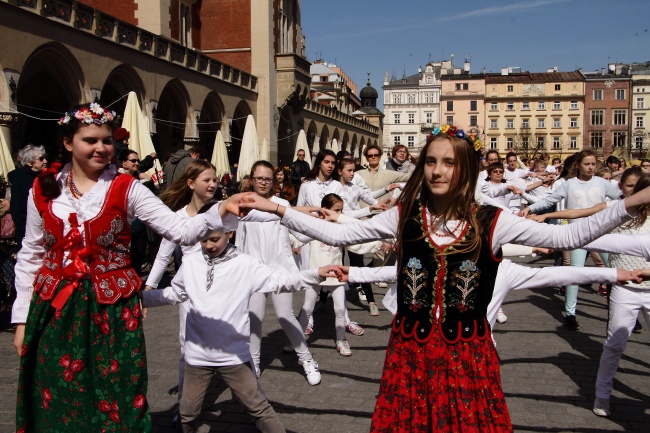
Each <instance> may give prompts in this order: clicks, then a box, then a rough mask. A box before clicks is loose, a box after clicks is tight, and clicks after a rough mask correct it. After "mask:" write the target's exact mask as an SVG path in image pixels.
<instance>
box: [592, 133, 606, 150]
mask: <svg viewBox="0 0 650 433" xmlns="http://www.w3.org/2000/svg"><path fill="white" fill-rule="evenodd" d="M589 144H590V145H591V147H603V133H602V132H592V133H591V135H590V137H589Z"/></svg>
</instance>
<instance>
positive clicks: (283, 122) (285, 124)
mask: <svg viewBox="0 0 650 433" xmlns="http://www.w3.org/2000/svg"><path fill="white" fill-rule="evenodd" d="M292 111H293V110H292V109H291V107H289V106H285V107H284V108H283V109H282V111H280V123H279V125H278V166H281V167H282V166H285V165H291V163H292V162H293V153H294V152H293V151H294V143H295V142H296V140H297V139H298V135H297V133H298V132H300V131H299V130H298V131H294V130H293V128H292V124H293V122H292V120H293V113H292Z"/></svg>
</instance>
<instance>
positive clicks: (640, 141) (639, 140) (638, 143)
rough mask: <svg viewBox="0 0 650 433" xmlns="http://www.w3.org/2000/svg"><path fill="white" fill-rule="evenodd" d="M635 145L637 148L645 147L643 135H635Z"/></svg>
mask: <svg viewBox="0 0 650 433" xmlns="http://www.w3.org/2000/svg"><path fill="white" fill-rule="evenodd" d="M634 145H635V146H636V148H637V149H643V137H634Z"/></svg>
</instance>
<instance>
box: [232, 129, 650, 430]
mask: <svg viewBox="0 0 650 433" xmlns="http://www.w3.org/2000/svg"><path fill="white" fill-rule="evenodd" d="M477 148H480V142H479V141H478V140H472V139H471V138H470V139H469V140H468V139H467V137H466V135H465V133H464V132H463V131H462V130H458V129H457V128H455V127H449V126H448V125H443V126H442V127H440V128H439V129H437V130H435V131H434V134H432V135H430V136H429V137H428V139H427V144H426V145H425V146H424V148H423V149H422V153H421V156H420V158H419V159H418V163H417V165H416V168H415V170H414V172H413V174H412V176H411V178H410V180H409V181H408V183H407V185H406V187H405V189H404V192H403V193H402V195H401V196H400V198H399V206H397V207H394V208H391V209H390V210H389V211H387V212H384V213H382V214H380V215H377V216H375V217H373V218H371V219H369V220H365V221H360V222H358V223H355V224H331V223H329V222H327V221H323V220H321V219H316V218H312V217H310V216H308V215H305V214H302V213H300V212H297V211H295V210H292V209H285V208H284V207H282V206H278V205H277V204H275V203H270V202H268V201H266V200H264V199H262V198H260V197H257V196H249V197H246V199H245V200H244V201H242V202H241V203H240V208H245V209H258V210H264V211H267V212H273V213H276V214H277V215H280V216H282V223H283V224H284V225H286V226H287V227H289V228H291V229H293V230H297V231H302V232H303V233H304V234H306V235H308V236H311V237H313V238H315V239H318V240H320V241H322V242H324V243H327V244H328V245H338V246H345V245H350V244H355V243H359V242H367V241H371V240H375V239H386V238H392V237H396V238H397V244H396V247H397V252H398V270H399V276H398V282H397V296H398V297H397V300H398V311H397V314H396V316H395V318H394V320H393V326H392V333H391V337H390V341H389V343H388V350H387V352H386V360H385V363H384V373H383V375H382V380H381V385H380V389H379V396H378V399H377V405H376V407H375V412H374V415H373V419H372V428H371V431H372V432H431V431H436V432H452V431H453V432H459V431H463V432H511V431H512V424H511V421H510V416H509V414H508V409H507V406H506V402H505V398H504V395H503V391H502V389H501V378H500V371H499V359H498V357H497V354H496V350H495V348H494V345H493V344H492V341H491V338H490V325H489V323H488V322H487V320H486V312H487V307H488V304H489V302H490V299H491V298H492V291H493V288H494V281H495V278H496V271H497V268H498V262H499V260H500V255H501V246H502V245H504V244H506V243H520V244H526V245H535V246H539V247H549V248H560V247H562V248H574V247H577V246H580V245H584V244H585V243H587V242H589V241H591V240H592V239H594V238H596V237H597V236H600V235H602V234H605V233H607V232H608V231H609V230H611V229H612V228H614V227H616V226H617V225H619V224H621V223H623V222H625V221H627V220H629V218H630V217H629V215H628V213H627V210H628V209H632V208H635V207H636V206H638V205H641V204H645V203H648V202H650V188H648V189H645V190H643V191H641V192H639V193H638V194H635V195H634V196H632V197H629V198H627V199H625V200H624V201H622V202H620V203H617V204H615V205H612V206H610V208H608V209H607V210H605V211H603V212H601V213H599V214H597V215H594V216H592V217H590V218H587V219H583V220H581V221H579V222H577V223H575V224H571V225H566V226H550V225H543V224H537V223H535V222H533V221H528V220H526V219H524V218H520V217H518V216H516V215H513V214H509V213H507V212H501V210H500V209H497V208H495V207H492V206H479V205H478V204H477V203H476V201H475V198H474V197H475V189H476V182H477V179H478V170H479V164H478V158H477V155H476V151H477ZM320 213H321V214H327V212H325V211H323V210H320Z"/></svg>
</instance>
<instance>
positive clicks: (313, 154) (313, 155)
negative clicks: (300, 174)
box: [305, 140, 320, 167]
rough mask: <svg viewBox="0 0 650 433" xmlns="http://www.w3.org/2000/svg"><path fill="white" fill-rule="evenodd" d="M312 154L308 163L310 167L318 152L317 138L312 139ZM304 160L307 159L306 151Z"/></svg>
mask: <svg viewBox="0 0 650 433" xmlns="http://www.w3.org/2000/svg"><path fill="white" fill-rule="evenodd" d="M312 152H313V153H312V156H311V158H312V159H311V162H310V164H309V166H310V167H313V166H314V161H316V157H317V156H318V152H320V143H319V142H318V141H317V140H314V149H313V150H312ZM305 160H307V153H305Z"/></svg>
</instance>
